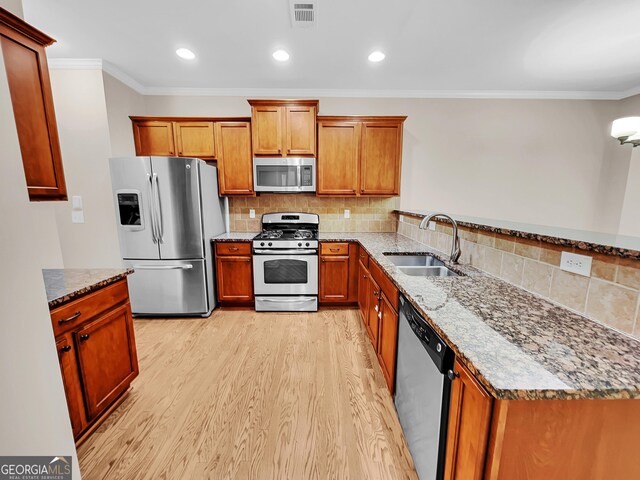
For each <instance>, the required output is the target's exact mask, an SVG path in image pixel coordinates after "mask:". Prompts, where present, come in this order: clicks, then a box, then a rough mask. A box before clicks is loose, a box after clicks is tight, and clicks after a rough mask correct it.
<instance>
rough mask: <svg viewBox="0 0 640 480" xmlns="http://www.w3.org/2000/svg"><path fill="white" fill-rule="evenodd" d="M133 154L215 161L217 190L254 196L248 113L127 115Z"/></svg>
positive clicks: (223, 192)
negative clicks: (208, 115) (223, 115)
mask: <svg viewBox="0 0 640 480" xmlns="http://www.w3.org/2000/svg"><path fill="white" fill-rule="evenodd" d="M129 118H130V119H131V122H132V125H133V137H134V141H135V146H136V155H140V156H178V157H195V158H201V159H203V160H207V161H213V160H216V161H217V166H218V187H219V194H220V195H221V196H222V195H238V196H255V192H254V190H253V157H252V155H251V122H250V121H249V120H250V119H249V118H247V117H228V118H225V117H206V118H204V117H135V116H132V117H129Z"/></svg>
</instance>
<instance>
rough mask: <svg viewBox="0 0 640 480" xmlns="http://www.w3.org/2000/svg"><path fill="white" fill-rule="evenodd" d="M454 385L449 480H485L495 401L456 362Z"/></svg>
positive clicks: (447, 478) (450, 430) (447, 456)
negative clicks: (490, 427) (486, 456)
mask: <svg viewBox="0 0 640 480" xmlns="http://www.w3.org/2000/svg"><path fill="white" fill-rule="evenodd" d="M454 372H455V374H456V379H455V380H454V381H453V383H452V386H451V401H450V404H449V405H450V406H449V426H448V431H447V450H446V463H445V475H444V478H445V480H455V479H460V480H462V479H465V480H467V479H468V480H481V479H482V478H483V477H484V463H485V455H486V450H487V438H488V435H489V424H490V421H491V407H492V398H491V396H490V395H489V394H488V393H487V392H486V391H485V389H484V388H483V387H482V385H480V384H479V383H478V381H477V380H476V379H475V377H474V376H473V375H472V374H471V373H470V372H469V371H468V370H467V369H466V368H465V367H464V365H462V364H461V363H460V362H458V361H456V362H455V364H454Z"/></svg>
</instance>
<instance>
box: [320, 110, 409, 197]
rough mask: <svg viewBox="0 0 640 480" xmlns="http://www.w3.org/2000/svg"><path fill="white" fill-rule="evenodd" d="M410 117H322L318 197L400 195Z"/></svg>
mask: <svg viewBox="0 0 640 480" xmlns="http://www.w3.org/2000/svg"><path fill="white" fill-rule="evenodd" d="M405 119H406V117H357V116H349V117H318V190H317V194H318V195H327V196H332V195H333V196H353V195H358V196H360V195H362V196H369V195H370V196H394V195H399V194H400V171H401V167H402V129H403V125H404V120H405Z"/></svg>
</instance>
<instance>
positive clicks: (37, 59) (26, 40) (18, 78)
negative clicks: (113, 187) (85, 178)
mask: <svg viewBox="0 0 640 480" xmlns="http://www.w3.org/2000/svg"><path fill="white" fill-rule="evenodd" d="M54 42H55V40H54V39H53V38H51V37H49V36H48V35H46V34H44V33H42V32H41V31H39V30H37V29H35V28H34V27H32V26H31V25H29V24H28V23H26V22H25V21H24V20H22V19H21V18H19V17H16V16H15V15H13V14H12V13H10V12H8V11H7V10H5V9H4V8H0V45H1V48H2V54H3V57H4V66H5V69H6V72H7V81H8V84H9V93H10V95H11V105H12V107H13V114H14V118H15V123H16V130H17V133H18V142H19V144H20V152H21V154H22V165H23V168H24V174H25V178H26V181H27V190H28V192H29V199H30V200H31V201H40V200H67V187H66V183H65V178H64V169H63V166H62V154H61V152H60V141H59V138H58V127H57V124H56V115H55V111H54V108H53V96H52V94H51V82H50V80H49V69H48V66H47V56H46V53H45V50H44V49H45V47H46V46H48V45H51V44H52V43H54Z"/></svg>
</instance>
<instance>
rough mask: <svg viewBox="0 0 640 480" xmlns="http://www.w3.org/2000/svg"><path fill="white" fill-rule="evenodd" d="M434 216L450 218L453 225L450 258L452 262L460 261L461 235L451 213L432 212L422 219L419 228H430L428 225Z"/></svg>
mask: <svg viewBox="0 0 640 480" xmlns="http://www.w3.org/2000/svg"><path fill="white" fill-rule="evenodd" d="M434 217H444V218H446V219H448V220H449V221H450V222H451V224H452V225H453V243H452V244H451V257H450V258H451V262H452V263H458V259H459V258H460V237H458V224H457V223H456V221H455V220H454V219H453V218H451V217H450V216H449V215H446V214H444V213H432V214H430V215H427V216H426V217H424V218H423V219H422V221H421V222H420V227H419V228H421V229H422V230H426V229H427V228H428V227H427V226H428V225H429V222H430V221H431V220H432V219H433V218H434Z"/></svg>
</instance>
